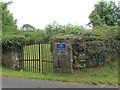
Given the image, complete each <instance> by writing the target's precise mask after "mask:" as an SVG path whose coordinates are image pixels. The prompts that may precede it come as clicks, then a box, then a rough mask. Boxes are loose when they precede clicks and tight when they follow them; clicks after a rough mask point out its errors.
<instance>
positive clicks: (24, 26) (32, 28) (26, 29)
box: [21, 24, 35, 31]
mask: <svg viewBox="0 0 120 90" xmlns="http://www.w3.org/2000/svg"><path fill="white" fill-rule="evenodd" d="M21 30H23V31H33V30H35V27H33V26H32V25H30V24H24V25H23V26H22V27H21Z"/></svg>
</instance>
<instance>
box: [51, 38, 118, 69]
mask: <svg viewBox="0 0 120 90" xmlns="http://www.w3.org/2000/svg"><path fill="white" fill-rule="evenodd" d="M54 42H55V43H57V42H59V43H60V42H61V43H67V44H68V45H69V47H68V48H70V50H71V51H69V50H68V53H69V54H67V55H66V56H64V55H62V54H61V55H59V54H58V53H57V54H56V53H55V52H54V55H53V56H55V57H54V65H58V64H55V63H56V61H57V59H58V58H59V57H62V58H64V60H63V62H62V61H61V64H62V65H63V66H62V67H61V69H63V70H64V69H65V70H66V67H68V66H69V64H68V63H69V62H70V58H71V60H72V62H71V64H70V65H71V68H73V70H74V69H81V68H86V67H87V68H89V67H98V66H102V65H105V64H106V63H110V61H111V60H117V59H118V58H119V48H120V42H119V41H117V40H108V41H100V40H93V41H90V40H89V41H86V40H84V39H82V38H80V37H74V36H64V37H57V38H56V39H55V40H54ZM54 47H55V46H53V48H54ZM66 62H68V63H66ZM67 65H68V66H67ZM57 67H58V66H54V68H55V70H57V69H56V68H57ZM58 69H60V68H58Z"/></svg>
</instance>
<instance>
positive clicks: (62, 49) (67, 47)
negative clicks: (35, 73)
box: [52, 39, 73, 73]
mask: <svg viewBox="0 0 120 90" xmlns="http://www.w3.org/2000/svg"><path fill="white" fill-rule="evenodd" d="M52 54H53V72H55V73H72V72H73V65H72V64H73V53H72V46H71V44H70V43H69V42H67V41H66V40H64V39H59V40H54V41H53V42H52Z"/></svg>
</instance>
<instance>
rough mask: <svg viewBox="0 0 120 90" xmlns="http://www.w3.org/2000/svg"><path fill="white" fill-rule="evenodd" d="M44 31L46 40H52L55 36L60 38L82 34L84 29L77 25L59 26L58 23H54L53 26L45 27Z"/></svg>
mask: <svg viewBox="0 0 120 90" xmlns="http://www.w3.org/2000/svg"><path fill="white" fill-rule="evenodd" d="M45 30H46V34H47V36H48V38H52V37H55V36H61V35H66V34H74V35H79V34H82V33H83V32H84V30H85V29H84V28H83V27H82V26H78V25H72V24H67V25H60V24H59V23H57V22H54V23H53V24H49V25H47V26H46V27H45Z"/></svg>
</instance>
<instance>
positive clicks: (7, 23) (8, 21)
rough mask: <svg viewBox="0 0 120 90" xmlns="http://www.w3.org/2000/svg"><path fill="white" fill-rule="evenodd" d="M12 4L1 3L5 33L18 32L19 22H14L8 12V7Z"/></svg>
mask: <svg viewBox="0 0 120 90" xmlns="http://www.w3.org/2000/svg"><path fill="white" fill-rule="evenodd" d="M11 3H12V2H7V3H3V2H0V6H2V31H3V33H6V32H13V31H17V25H16V22H17V20H14V18H13V16H12V14H11V13H10V11H9V10H8V5H10V4H11Z"/></svg>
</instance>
